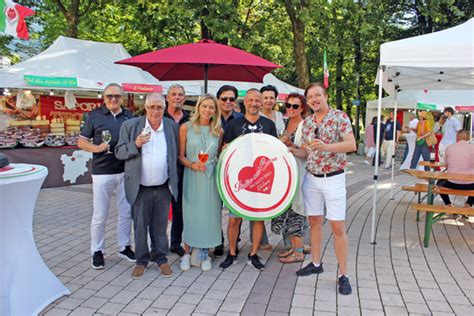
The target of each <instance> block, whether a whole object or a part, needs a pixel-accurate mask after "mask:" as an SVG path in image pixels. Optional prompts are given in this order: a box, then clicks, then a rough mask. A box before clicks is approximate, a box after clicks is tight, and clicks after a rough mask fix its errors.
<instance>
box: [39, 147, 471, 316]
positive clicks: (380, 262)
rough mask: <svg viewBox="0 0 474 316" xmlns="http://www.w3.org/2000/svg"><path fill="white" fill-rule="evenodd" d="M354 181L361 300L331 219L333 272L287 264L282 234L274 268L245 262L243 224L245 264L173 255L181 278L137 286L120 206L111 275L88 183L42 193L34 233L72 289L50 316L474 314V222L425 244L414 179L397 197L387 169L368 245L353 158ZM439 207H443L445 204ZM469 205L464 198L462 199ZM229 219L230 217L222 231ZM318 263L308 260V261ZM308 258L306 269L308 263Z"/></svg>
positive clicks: (111, 232) (111, 229)
mask: <svg viewBox="0 0 474 316" xmlns="http://www.w3.org/2000/svg"><path fill="white" fill-rule="evenodd" d="M349 160H350V161H351V165H350V167H349V169H350V171H349V172H348V175H347V185H348V211H347V220H346V224H347V231H348V238H349V264H348V272H349V277H350V280H351V283H352V287H353V294H352V295H349V296H342V295H339V294H338V292H337V287H336V279H337V261H336V257H335V254H334V249H333V240H332V239H333V238H332V236H331V233H330V230H329V225H328V223H325V224H324V242H323V258H322V262H323V263H324V268H325V272H324V273H322V274H320V275H319V276H312V277H304V278H297V277H296V275H295V271H296V270H298V269H299V268H300V267H301V264H288V265H283V264H281V263H279V261H278V260H277V253H278V251H281V250H282V249H283V245H282V242H281V237H280V236H278V235H272V234H271V232H270V227H269V223H267V231H268V232H269V233H270V236H269V238H270V242H271V243H272V244H273V245H274V246H275V248H274V250H273V251H272V252H260V255H261V256H262V257H263V260H264V262H266V269H265V271H263V272H257V271H255V270H253V269H252V268H251V267H249V266H248V265H246V262H245V261H246V260H245V259H246V256H247V253H248V251H249V244H248V241H247V238H248V231H247V230H248V228H247V223H245V224H244V226H243V229H244V231H243V232H242V239H243V242H241V245H243V248H242V250H241V254H240V256H239V262H238V264H237V265H235V266H233V267H232V269H230V270H229V271H224V272H223V271H221V270H219V269H218V265H219V263H220V262H221V261H222V260H223V258H219V259H216V260H215V261H214V262H213V266H214V267H213V269H212V270H211V271H209V272H201V270H200V269H196V268H193V269H191V270H190V271H188V272H181V271H180V269H179V260H178V257H177V256H176V255H174V254H171V255H170V256H169V260H170V263H171V264H172V269H173V271H174V276H173V277H172V278H164V277H162V276H160V273H159V269H158V268H157V266H156V265H153V266H151V267H150V268H149V269H148V270H147V271H146V273H145V275H144V276H143V277H142V278H141V279H139V280H133V279H132V278H131V270H132V266H133V264H132V263H129V262H127V261H125V260H121V259H119V258H118V257H117V255H116V254H117V246H116V244H115V240H116V237H115V226H116V225H115V221H116V216H117V213H116V208H115V206H113V207H112V210H111V212H110V214H109V222H108V226H107V233H106V243H107V254H106V257H105V260H106V269H105V270H101V271H96V270H93V269H91V267H90V250H89V243H90V237H89V225H90V219H91V214H92V190H91V186H90V185H81V186H70V187H60V188H50V189H43V190H41V192H40V195H39V198H38V202H37V205H36V211H35V216H34V236H35V240H36V244H37V246H38V249H39V251H40V253H41V255H42V256H43V259H44V260H45V262H46V264H47V266H48V267H49V268H50V269H51V270H52V271H53V273H55V274H56V275H57V276H58V277H59V279H60V280H61V281H62V282H63V283H64V284H65V285H66V287H67V288H69V290H70V291H71V293H72V294H71V295H70V296H68V297H63V298H61V299H59V300H57V301H56V302H54V303H53V304H51V305H49V306H48V307H47V308H46V309H45V310H44V311H43V314H45V315H67V314H69V315H89V314H104V315H114V314H121V315H127V314H163V315H165V314H167V315H188V314H193V315H205V314H217V315H239V314H243V315H288V314H291V315H334V314H339V315H361V314H363V315H372V314H374V315H383V314H386V315H404V314H413V315H414V314H436V315H440V314H443V315H445V314H459V315H473V314H474V308H473V302H474V282H473V269H474V265H473V249H474V232H473V222H474V218H472V217H471V218H470V219H455V218H454V217H452V216H450V217H446V219H445V220H443V221H442V222H440V223H438V224H436V225H434V227H433V234H432V236H431V241H430V247H429V248H424V247H423V246H422V238H423V228H424V227H423V226H424V225H423V223H424V221H423V218H422V221H420V222H416V221H415V212H414V211H412V210H411V208H410V206H409V203H410V202H412V201H415V200H416V199H415V196H414V195H413V193H408V192H404V191H401V190H400V187H401V185H402V184H403V185H405V184H412V183H415V182H416V179H413V178H411V177H409V176H408V175H406V174H404V173H399V172H397V173H396V174H395V183H396V185H395V187H394V190H393V197H394V199H392V200H391V199H390V174H389V172H388V171H386V170H384V169H381V176H380V178H381V181H380V184H381V190H380V191H379V194H378V209H379V211H378V214H377V233H376V238H377V244H376V245H375V246H374V245H371V244H370V223H371V216H370V215H371V208H372V173H373V169H372V167H369V166H366V165H364V164H363V163H362V162H363V161H362V160H363V159H362V158H361V157H358V156H350V158H349ZM437 203H440V201H439V200H438V201H437ZM457 203H462V201H457ZM226 225H227V216H226V214H223V226H224V229H225V227H226ZM306 259H307V260H311V258H310V256H306ZM307 262H308V261H306V262H304V263H303V264H304V265H306V263H307Z"/></svg>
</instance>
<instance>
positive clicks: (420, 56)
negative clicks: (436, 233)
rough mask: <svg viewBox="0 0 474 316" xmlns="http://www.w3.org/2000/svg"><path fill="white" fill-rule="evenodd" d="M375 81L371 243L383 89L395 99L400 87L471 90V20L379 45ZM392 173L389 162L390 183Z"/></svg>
mask: <svg viewBox="0 0 474 316" xmlns="http://www.w3.org/2000/svg"><path fill="white" fill-rule="evenodd" d="M377 84H378V85H379V94H378V107H377V116H378V120H377V125H378V128H377V136H376V142H377V144H376V153H375V161H376V162H375V167H374V169H375V171H374V195H373V206H372V232H371V243H375V213H376V208H377V180H378V167H377V166H378V161H379V157H380V153H379V148H380V146H379V142H380V135H379V133H380V116H381V112H382V89H384V90H385V91H386V92H387V93H388V94H389V95H391V96H394V97H395V100H397V92H398V91H403V90H474V19H470V20H469V21H467V22H465V23H463V24H460V25H458V26H455V27H452V28H450V29H447V30H443V31H439V32H435V33H430V34H425V35H421V36H416V37H412V38H407V39H403V40H399V41H393V42H388V43H385V44H382V45H381V46H380V64H379V69H378V72H377ZM396 111H397V102H395V112H396ZM395 115H396V114H395ZM395 130H396V129H394V131H395ZM393 172H394V166H393V165H392V186H393Z"/></svg>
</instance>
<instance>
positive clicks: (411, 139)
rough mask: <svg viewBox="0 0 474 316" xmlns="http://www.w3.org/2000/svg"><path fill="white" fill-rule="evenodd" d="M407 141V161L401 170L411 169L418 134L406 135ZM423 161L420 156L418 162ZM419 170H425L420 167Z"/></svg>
mask: <svg viewBox="0 0 474 316" xmlns="http://www.w3.org/2000/svg"><path fill="white" fill-rule="evenodd" d="M405 139H406V140H407V146H408V154H407V157H406V158H405V160H404V161H403V162H402V164H401V166H400V170H405V169H410V165H411V159H412V158H413V154H414V153H415V146H416V134H405ZM421 160H423V159H422V158H421V156H420V159H419V160H418V162H420V161H421ZM417 169H419V170H424V168H423V167H420V166H418V167H417Z"/></svg>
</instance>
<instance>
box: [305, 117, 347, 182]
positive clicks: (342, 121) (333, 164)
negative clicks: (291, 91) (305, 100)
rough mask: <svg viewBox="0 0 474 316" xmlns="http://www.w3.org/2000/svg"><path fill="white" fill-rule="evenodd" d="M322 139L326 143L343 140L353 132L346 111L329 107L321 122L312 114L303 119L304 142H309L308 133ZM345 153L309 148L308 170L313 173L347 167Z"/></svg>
mask: <svg viewBox="0 0 474 316" xmlns="http://www.w3.org/2000/svg"><path fill="white" fill-rule="evenodd" d="M311 134H312V137H313V139H316V138H317V139H320V140H321V141H323V142H324V143H326V144H333V143H338V142H341V141H342V139H343V137H344V136H346V135H349V134H352V126H351V121H350V120H349V117H348V116H347V114H346V113H345V112H342V111H340V110H336V109H329V112H328V114H326V116H325V117H324V119H323V120H322V122H321V123H318V122H317V120H316V116H315V115H314V114H313V115H310V116H308V117H307V118H306V119H305V120H304V121H303V139H302V141H303V143H307V142H308V135H311ZM346 163H347V160H346V154H345V153H332V152H322V151H318V150H308V157H307V161H306V170H307V171H308V172H309V173H311V174H323V173H330V172H334V171H338V170H341V169H344V168H345V167H346Z"/></svg>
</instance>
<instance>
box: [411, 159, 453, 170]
mask: <svg viewBox="0 0 474 316" xmlns="http://www.w3.org/2000/svg"><path fill="white" fill-rule="evenodd" d="M418 165H420V166H423V167H429V168H430V169H431V170H432V171H433V170H434V169H435V168H446V164H445V163H443V162H439V161H437V162H431V161H420V162H419V163H418Z"/></svg>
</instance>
